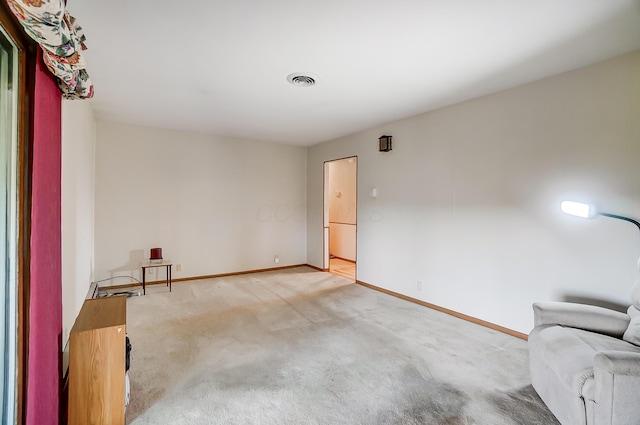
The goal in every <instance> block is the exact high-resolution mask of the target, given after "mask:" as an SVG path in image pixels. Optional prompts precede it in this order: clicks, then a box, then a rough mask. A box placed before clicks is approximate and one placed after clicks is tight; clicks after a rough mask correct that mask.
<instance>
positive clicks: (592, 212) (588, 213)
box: [560, 201, 597, 218]
mask: <svg viewBox="0 0 640 425" xmlns="http://www.w3.org/2000/svg"><path fill="white" fill-rule="evenodd" d="M560 209H561V210H562V212H563V213H565V214H569V215H574V216H576V217H582V218H593V217H595V216H596V214H597V212H596V209H595V208H594V207H593V205H589V204H585V203H584V202H575V201H562V203H560Z"/></svg>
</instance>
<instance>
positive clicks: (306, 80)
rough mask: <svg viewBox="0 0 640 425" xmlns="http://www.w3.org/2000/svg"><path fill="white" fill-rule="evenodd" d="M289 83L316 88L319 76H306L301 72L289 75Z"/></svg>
mask: <svg viewBox="0 0 640 425" xmlns="http://www.w3.org/2000/svg"><path fill="white" fill-rule="evenodd" d="M287 81H288V82H290V83H291V84H293V85H294V86H298V87H311V86H315V85H316V83H317V82H318V76H317V75H313V74H304V73H300V72H294V73H293V74H289V75H287Z"/></svg>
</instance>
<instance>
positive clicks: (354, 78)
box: [68, 0, 640, 146]
mask: <svg viewBox="0 0 640 425" xmlns="http://www.w3.org/2000/svg"><path fill="white" fill-rule="evenodd" d="M68 9H69V11H70V13H71V14H72V15H74V16H75V17H76V18H77V19H78V23H79V24H80V26H82V27H83V29H84V32H85V35H86V36H87V45H88V47H89V50H87V51H86V52H85V54H86V58H87V62H88V71H89V74H90V76H91V78H92V80H93V83H94V85H95V97H94V99H92V100H91V103H92V105H93V108H94V111H95V113H96V116H97V117H98V119H102V120H108V121H120V122H126V123H133V124H140V125H145V126H153V127H161V128H172V129H180V130H190V131H196V132H201V133H210V134H217V135H225V136H233V137H238V138H246V139H255V140H265V141H272V142H280V143H287V144H293V145H302V146H309V145H313V144H315V143H319V142H322V141H325V140H329V139H333V138H336V137H340V136H343V135H346V134H350V133H354V132H357V131H361V130H365V129H369V128H372V127H376V126H379V125H382V124H385V123H388V122H392V121H396V120H398V119H402V118H406V117H410V116H414V115H417V114H420V113H422V112H426V111H428V110H432V109H436V108H440V107H443V106H445V105H450V104H452V103H456V102H460V101H464V100H467V99H471V98H474V97H478V96H482V95H485V94H488V93H492V92H495V91H498V90H502V89H505V88H509V87H513V86H517V85H520V84H523V83H526V82H529V81H534V80H537V79H540V78H543V77H546V76H550V75H554V74H557V73H561V72H564V71H568V70H571V69H575V68H578V67H581V66H584V65H588V64H591V63H594V62H598V61H601V60H604V59H608V58H611V57H614V56H617V55H620V54H623V53H627V52H631V51H634V50H637V49H640V0H529V1H526V0H393V1H392V0H321V1H309V0H296V1H294V0H269V1H266V0H227V1H222V0H209V1H207V0H180V1H169V0H165V1H151V0H136V1H126V0H110V1H104V0H69V1H68ZM293 72H309V73H313V74H316V75H317V76H319V78H320V81H319V83H318V84H317V85H316V86H314V87H306V88H303V87H296V86H293V85H291V84H289V83H288V82H287V80H286V77H287V75H288V74H290V73H293Z"/></svg>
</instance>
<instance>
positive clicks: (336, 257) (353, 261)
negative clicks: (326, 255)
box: [330, 255, 356, 264]
mask: <svg viewBox="0 0 640 425" xmlns="http://www.w3.org/2000/svg"><path fill="white" fill-rule="evenodd" d="M334 258H335V259H336V260H342V261H348V262H350V263H353V264H356V261H355V260H349V259H348V258H344V257H338V256H337V255H334V256H333V257H332V258H330V259H334Z"/></svg>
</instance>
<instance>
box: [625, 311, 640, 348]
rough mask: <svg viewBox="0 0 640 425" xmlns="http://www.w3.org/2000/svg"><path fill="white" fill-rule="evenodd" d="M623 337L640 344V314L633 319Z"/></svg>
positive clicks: (632, 342)
mask: <svg viewBox="0 0 640 425" xmlns="http://www.w3.org/2000/svg"><path fill="white" fill-rule="evenodd" d="M622 339H624V340H625V341H627V342H630V343H631V344H634V345H639V346H640V316H635V317H633V318H632V319H631V322H630V323H629V327H628V328H627V330H626V331H625V332H624V335H622Z"/></svg>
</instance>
